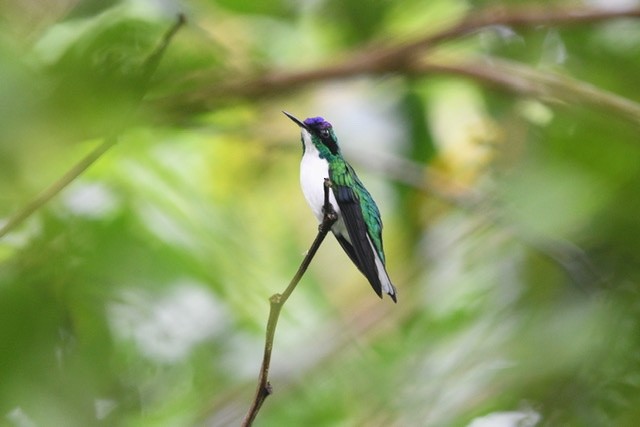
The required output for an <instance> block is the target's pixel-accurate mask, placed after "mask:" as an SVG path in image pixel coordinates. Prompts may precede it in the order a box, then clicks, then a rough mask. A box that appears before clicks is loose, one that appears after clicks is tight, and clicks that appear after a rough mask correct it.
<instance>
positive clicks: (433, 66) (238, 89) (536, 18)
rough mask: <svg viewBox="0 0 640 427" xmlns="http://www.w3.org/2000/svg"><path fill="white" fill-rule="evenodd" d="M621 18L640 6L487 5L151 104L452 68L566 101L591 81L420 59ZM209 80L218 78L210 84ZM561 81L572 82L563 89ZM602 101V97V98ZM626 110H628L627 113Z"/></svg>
mask: <svg viewBox="0 0 640 427" xmlns="http://www.w3.org/2000/svg"><path fill="white" fill-rule="evenodd" d="M619 18H640V8H632V9H619V10H598V9H557V10H552V9H551V10H550V9H525V10H508V9H491V10H487V11H484V12H480V13H478V12H475V13H474V14H473V15H470V16H469V17H467V18H466V19H463V20H462V21H460V22H458V23H455V24H453V25H451V26H449V27H446V28H444V29H443V30H441V31H438V32H436V33H431V34H428V35H426V36H424V37H421V38H418V39H416V40H414V41H411V42H407V43H402V44H398V45H393V46H383V47H380V46H376V47H373V48H368V49H364V50H362V51H359V52H354V53H352V54H350V55H345V58H347V59H345V60H343V61H342V62H337V63H332V64H331V65H328V66H323V67H317V68H313V69H309V70H300V71H294V72H284V71H273V72H270V73H269V72H268V73H263V74H261V75H260V76H245V77H240V78H231V79H227V80H221V79H220V77H219V76H217V77H216V78H206V81H203V83H202V85H201V87H200V88H199V89H197V90H195V91H192V92H186V93H181V94H177V95H172V96H169V97H167V98H164V99H158V100H155V101H154V103H155V104H156V106H158V107H160V109H161V110H164V111H166V112H168V113H169V114H173V115H176V116H178V117H180V116H182V117H184V116H185V115H187V116H190V115H193V114H196V113H199V112H204V111H207V110H209V109H211V108H212V107H214V106H216V105H219V104H220V103H225V102H230V101H233V100H238V99H248V98H250V99H256V98H260V97H265V96H270V95H282V94H283V93H286V92H289V91H293V90H297V89H299V88H301V87H303V86H305V85H308V84H311V83H318V82H325V81H330V80H336V79H345V78H352V77H357V76H364V75H386V74H390V73H391V74H400V75H416V74H421V75H428V74H434V73H438V74H442V73H445V74H450V73H455V74H459V75H465V76H467V77H469V78H473V79H476V80H478V81H480V82H482V83H490V84H492V85H495V86H499V87H501V88H503V89H505V90H509V91H516V92H517V93H522V92H523V91H524V90H523V88H526V89H527V90H526V92H528V94H530V95H536V96H544V95H545V94H547V93H548V92H549V91H556V92H557V89H561V90H560V91H559V94H558V93H556V96H560V95H562V96H567V97H568V99H566V101H568V102H570V101H571V100H572V99H571V98H570V96H571V95H572V94H573V93H575V91H576V89H575V86H576V84H575V83H579V86H582V88H583V89H584V88H585V87H586V86H589V85H588V84H586V83H582V82H577V81H575V80H574V81H573V82H569V81H567V80H561V79H558V77H557V76H555V75H552V77H550V78H549V79H545V78H542V77H543V76H544V75H545V74H544V73H542V72H540V71H536V72H537V73H538V74H539V77H540V78H539V80H540V84H539V85H538V86H537V87H534V86H533V85H531V84H528V85H523V84H520V83H519V82H517V81H515V80H514V78H513V77H512V76H510V75H509V71H508V70H502V69H500V68H488V67H487V66H486V64H482V63H478V64H467V65H464V66H459V65H458V66H456V65H450V64H447V63H439V62H434V61H429V62H428V63H425V62H424V61H423V59H424V57H425V53H426V52H428V50H429V49H431V48H434V47H436V46H438V45H440V44H441V43H444V42H447V41H450V40H455V39H457V38H460V37H464V36H467V35H469V34H472V33H474V32H477V31H479V30H481V29H483V28H488V27H491V26H496V25H508V26H512V27H518V28H529V27H530V28H535V27H538V26H541V25H547V26H561V25H564V26H566V25H576V24H587V23H596V22H604V21H610V20H614V19H619ZM521 68H522V69H526V68H527V67H526V66H524V65H522V66H521ZM521 71H522V70H521ZM534 71H535V70H534ZM545 80H546V81H545ZM212 81H215V82H216V83H214V84H212V83H210V82H212ZM221 81H222V83H221ZM550 86H552V88H551V87H550ZM565 86H570V87H569V88H565ZM578 92H580V94H581V96H582V97H583V98H585V99H587V100H589V102H588V104H589V105H591V106H600V107H603V108H608V109H610V110H611V111H613V112H614V113H622V115H623V116H624V117H627V118H629V117H631V118H632V120H634V121H636V120H637V118H638V116H637V114H636V112H635V111H636V110H637V109H639V108H640V106H639V105H638V103H635V102H633V101H631V100H628V99H625V98H623V97H620V96H617V95H614V94H611V93H609V92H607V91H604V90H601V89H598V88H595V87H593V86H591V87H589V89H588V90H578ZM602 100H604V101H605V102H602ZM630 111H631V115H629V112H630Z"/></svg>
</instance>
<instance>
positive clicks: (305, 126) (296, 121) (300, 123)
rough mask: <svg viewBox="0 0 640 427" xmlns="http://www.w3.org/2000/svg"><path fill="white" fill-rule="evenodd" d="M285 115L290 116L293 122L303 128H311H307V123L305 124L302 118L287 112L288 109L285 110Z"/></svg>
mask: <svg viewBox="0 0 640 427" xmlns="http://www.w3.org/2000/svg"><path fill="white" fill-rule="evenodd" d="M283 113H284V115H285V116H287V117H289V118H290V119H291V120H292V121H293V123H295V124H297V125H298V126H300V127H301V128H302V129H306V130H309V128H307V125H305V124H304V123H302V122H301V121H300V120H298V119H297V118H295V117H294V116H292V115H291V114H289V113H287V112H286V111H283Z"/></svg>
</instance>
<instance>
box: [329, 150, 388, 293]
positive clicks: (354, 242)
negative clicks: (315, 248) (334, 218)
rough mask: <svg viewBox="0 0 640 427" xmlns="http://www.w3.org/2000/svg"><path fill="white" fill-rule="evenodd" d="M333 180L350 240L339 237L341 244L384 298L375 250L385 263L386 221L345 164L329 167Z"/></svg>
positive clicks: (334, 164) (333, 188)
mask: <svg viewBox="0 0 640 427" xmlns="http://www.w3.org/2000/svg"><path fill="white" fill-rule="evenodd" d="M329 178H330V179H331V183H332V191H333V195H334V196H335V198H336V202H337V203H338V207H339V208H340V212H341V215H342V218H343V220H344V222H345V225H346V227H347V232H348V234H349V239H348V240H347V239H345V237H346V236H338V235H336V238H337V239H338V242H339V243H340V245H341V246H342V248H343V249H344V250H345V252H346V253H347V255H349V258H351V260H352V261H353V263H354V264H355V265H356V267H358V269H359V270H360V271H361V272H362V273H363V274H364V275H365V277H366V278H367V279H368V280H369V283H370V284H371V287H373V290H374V291H375V292H376V293H377V294H378V296H380V297H381V296H382V284H381V283H380V278H379V277H378V269H377V267H376V262H375V255H374V252H373V251H374V248H372V246H371V244H370V243H369V241H371V242H372V243H373V245H374V246H375V251H376V252H377V254H378V256H379V258H380V260H382V262H383V263H384V253H383V252H382V238H381V233H382V221H381V220H380V213H379V211H378V207H377V206H376V204H375V202H374V201H373V199H372V198H371V195H370V194H369V192H368V191H367V190H366V189H365V188H364V185H362V182H360V180H359V179H358V176H357V175H356V173H355V171H354V170H353V168H352V167H351V166H350V165H349V164H348V163H347V162H346V161H344V160H334V161H333V162H331V164H330V167H329Z"/></svg>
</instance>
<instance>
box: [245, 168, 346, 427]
mask: <svg viewBox="0 0 640 427" xmlns="http://www.w3.org/2000/svg"><path fill="white" fill-rule="evenodd" d="M330 187H331V181H329V179H326V178H325V180H324V207H323V213H324V217H323V218H322V222H321V223H320V226H319V227H318V234H317V235H316V238H315V240H314V241H313V243H312V244H311V247H310V248H309V251H308V252H307V255H306V256H305V257H304V259H303V260H302V263H301V264H300V267H299V268H298V271H297V272H296V274H295V276H293V279H291V282H289V286H287V289H285V291H284V292H283V293H281V294H274V295H272V296H271V298H269V302H270V308H269V320H268V321H267V334H266V338H265V342H264V356H263V357H262V366H261V367H260V375H259V377H258V387H257V388H256V394H255V397H254V399H253V402H252V403H251V407H250V408H249V412H247V415H246V416H245V418H244V420H243V422H242V426H243V427H248V426H251V425H252V424H253V421H254V420H255V419H256V415H258V411H260V408H261V407H262V404H263V403H264V401H265V399H266V398H267V397H268V396H269V395H270V394H271V393H272V388H271V384H270V383H269V367H270V365H271V351H272V350H273V338H274V336H275V333H276V326H277V324H278V319H279V318H280V311H281V310H282V306H283V305H284V303H285V302H287V299H289V296H290V295H291V293H292V292H293V290H294V289H295V288H296V286H297V285H298V282H300V279H302V276H303V275H304V273H305V272H306V271H307V268H308V267H309V264H311V260H312V259H313V257H314V256H315V254H316V252H317V251H318V248H319V247H320V244H322V241H323V240H324V238H325V237H326V236H327V233H328V232H329V230H331V226H332V225H333V224H334V223H335V222H336V221H337V220H338V216H337V215H336V212H335V210H334V209H333V206H332V205H331V202H329V191H330Z"/></svg>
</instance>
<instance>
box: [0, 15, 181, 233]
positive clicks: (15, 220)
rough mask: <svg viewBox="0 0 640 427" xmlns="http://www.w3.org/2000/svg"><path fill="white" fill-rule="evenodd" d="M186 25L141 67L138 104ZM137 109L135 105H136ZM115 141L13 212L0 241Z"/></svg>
mask: <svg viewBox="0 0 640 427" xmlns="http://www.w3.org/2000/svg"><path fill="white" fill-rule="evenodd" d="M185 22H186V20H185V17H184V15H182V14H180V15H179V16H178V18H177V20H176V22H175V24H173V25H172V26H171V28H169V30H168V31H167V32H166V33H165V35H164V37H163V38H162V41H161V42H160V44H159V45H158V46H157V47H156V48H155V49H154V51H153V52H152V53H151V55H149V56H148V57H147V59H146V60H145V61H144V63H143V65H142V70H141V76H142V84H141V85H140V86H139V89H138V93H137V97H138V99H137V103H139V102H140V101H141V100H142V98H143V97H144V95H145V93H146V92H147V88H148V86H149V82H150V81H151V77H152V76H153V74H154V73H155V71H156V69H157V68H158V64H159V63H160V59H162V56H163V55H164V52H165V51H166V49H167V47H168V46H169V43H170V42H171V39H172V38H173V36H174V35H175V34H176V32H177V31H178V30H179V29H180V27H182V26H183V25H184V23H185ZM136 107H137V104H136ZM117 141H118V139H117V137H116V136H115V134H113V135H111V136H108V137H106V138H105V139H104V140H103V141H102V143H100V144H99V145H98V146H97V147H95V148H94V149H93V150H92V151H91V152H90V153H89V154H87V155H86V156H85V157H84V158H82V160H80V161H79V162H78V163H76V164H75V165H73V167H71V169H69V170H68V171H67V172H66V173H65V174H64V175H62V176H61V177H60V178H59V179H58V180H56V181H55V182H54V183H53V184H51V185H50V186H49V187H48V188H46V189H45V190H44V191H42V192H41V193H40V194H39V195H37V196H36V197H35V198H34V199H33V200H31V201H30V202H28V203H27V204H26V205H25V206H23V207H22V208H20V209H19V210H18V211H16V212H15V213H14V214H13V215H12V216H11V217H10V218H9V219H8V220H7V222H6V223H5V224H4V225H3V226H2V227H1V228H0V238H2V237H4V236H5V235H6V234H7V233H9V232H10V231H12V230H13V229H15V228H16V227H17V226H18V225H20V224H21V223H22V222H23V221H24V220H26V219H27V218H29V217H30V216H31V215H32V214H33V213H34V212H35V211H37V210H38V209H40V208H41V207H42V206H44V205H45V204H46V203H47V202H49V200H51V199H52V198H54V197H55V196H56V195H57V194H58V193H60V192H61V191H62V190H64V189H65V188H66V187H67V186H68V185H69V184H71V183H72V182H73V181H74V180H75V179H76V178H78V177H79V176H80V175H81V174H82V173H83V172H84V171H86V170H87V169H88V168H89V167H90V166H91V165H92V164H94V163H95V162H96V161H97V160H98V159H99V158H100V157H101V156H102V155H103V154H104V153H106V152H107V151H109V149H110V148H111V147H113V146H114V145H115V144H116V142H117Z"/></svg>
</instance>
